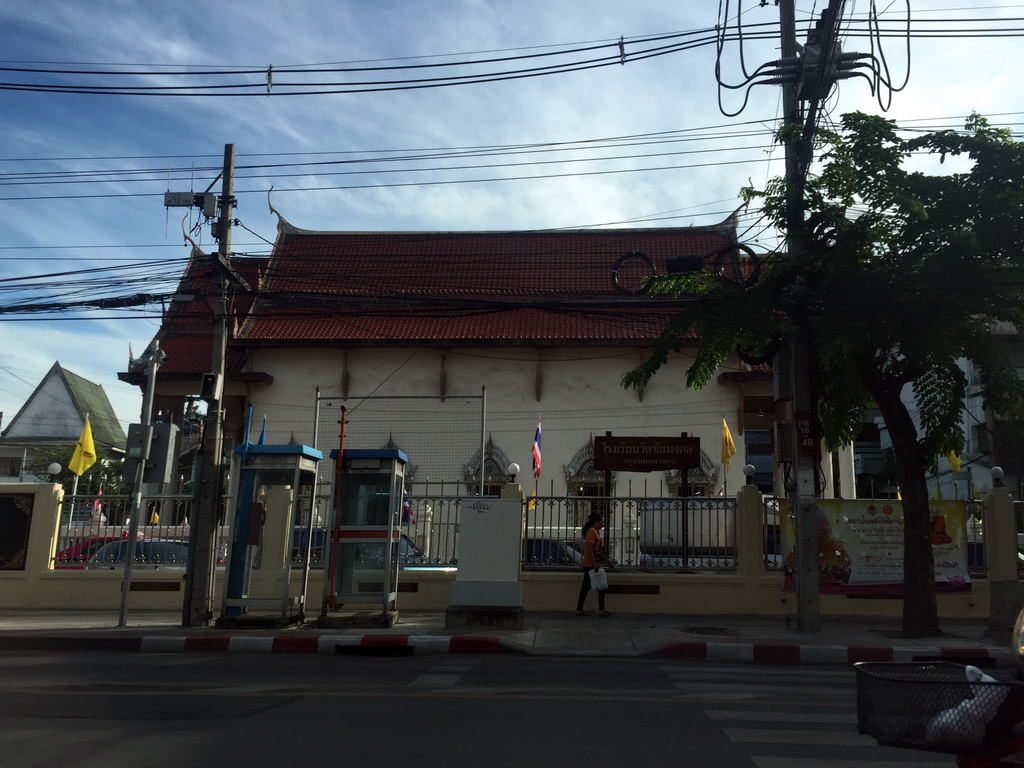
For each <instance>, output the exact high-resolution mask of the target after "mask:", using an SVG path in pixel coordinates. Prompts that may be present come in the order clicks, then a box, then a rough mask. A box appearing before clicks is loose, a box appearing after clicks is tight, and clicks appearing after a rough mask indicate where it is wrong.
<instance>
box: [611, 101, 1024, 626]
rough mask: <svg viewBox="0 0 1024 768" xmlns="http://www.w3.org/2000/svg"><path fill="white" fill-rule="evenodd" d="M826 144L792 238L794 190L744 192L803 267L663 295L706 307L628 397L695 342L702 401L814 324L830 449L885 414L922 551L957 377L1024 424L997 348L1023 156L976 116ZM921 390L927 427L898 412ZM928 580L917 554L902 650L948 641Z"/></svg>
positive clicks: (667, 281) (957, 412) (1011, 268)
mask: <svg viewBox="0 0 1024 768" xmlns="http://www.w3.org/2000/svg"><path fill="white" fill-rule="evenodd" d="M787 135H789V134H787V133H786V132H785V131H784V130H783V131H780V138H781V140H786V139H785V137H786V136H787ZM816 139H817V141H818V147H817V151H818V153H819V158H820V159H819V166H818V167H819V170H818V172H817V173H816V174H813V175H810V176H808V177H807V178H806V180H805V181H804V183H803V185H802V198H803V199H802V203H803V210H804V211H805V212H806V215H805V216H804V217H803V219H802V221H801V222H799V223H794V226H798V227H799V229H798V230H797V231H790V230H789V226H790V217H789V216H788V211H789V210H790V209H789V208H788V206H789V203H790V202H791V200H790V193H791V191H792V190H790V188H789V186H788V184H787V182H786V181H785V180H784V179H775V180H773V181H771V182H770V183H768V184H767V185H766V186H765V188H764V189H763V190H756V189H753V188H746V189H744V190H743V191H742V195H743V196H744V197H745V198H746V199H747V200H748V201H752V202H760V204H761V206H762V209H763V212H764V215H765V217H766V218H767V220H768V221H769V222H770V223H771V224H772V225H774V226H775V227H776V228H777V229H778V230H779V231H780V232H781V233H782V234H783V235H785V236H787V237H788V238H790V241H791V242H797V243H800V244H801V245H800V247H799V248H798V249H797V250H798V252H797V253H795V254H793V255H790V256H785V255H783V254H779V253H771V254H768V255H767V256H766V257H765V260H764V265H763V268H762V273H761V278H760V279H759V280H758V282H757V283H756V284H754V285H752V286H745V287H741V286H738V285H736V284H733V283H730V282H728V281H726V280H720V279H718V278H717V277H716V276H715V275H713V274H711V273H710V272H707V271H705V272H701V273H698V274H691V275H683V276H675V275H668V276H664V277H660V278H658V279H657V281H656V283H655V285H654V286H653V290H655V291H660V292H664V293H669V294H677V295H679V294H690V295H692V297H693V302H692V303H690V304H688V305H687V307H686V308H685V309H684V310H682V311H681V312H680V313H679V314H678V315H676V316H675V317H674V318H673V319H672V321H671V322H670V324H669V325H668V327H666V329H665V330H664V332H663V333H662V334H661V336H660V337H659V338H658V340H657V342H656V343H655V345H654V347H653V350H652V352H651V354H650V357H649V358H648V359H647V360H646V361H645V362H644V363H643V364H642V365H640V366H639V367H637V368H636V369H634V370H632V371H630V372H628V373H627V374H626V375H625V376H624V379H623V382H624V384H625V385H626V386H637V385H640V384H642V383H646V382H647V381H648V380H649V379H650V378H651V377H652V376H653V375H654V374H655V372H656V371H657V370H658V368H660V366H661V365H662V364H664V363H665V362H666V360H667V359H668V355H669V353H670V352H671V351H672V350H674V349H677V348H678V347H679V346H680V345H681V344H682V343H683V342H684V340H686V339H688V338H692V336H693V335H694V334H696V335H697V337H698V338H699V344H700V346H699V349H698V352H697V354H696V357H695V359H694V361H693V363H692V364H691V365H690V367H689V369H688V370H687V385H688V386H690V387H693V388H700V387H702V386H703V385H704V384H706V383H707V382H708V381H709V380H710V378H711V377H712V376H713V375H714V373H715V371H716V370H717V368H718V366H719V365H720V364H721V363H722V362H723V361H724V360H725V359H726V358H727V357H728V356H729V355H731V354H733V353H734V351H735V350H736V349H737V348H740V349H746V350H751V351H754V352H765V351H767V350H769V349H770V348H771V344H772V342H773V340H779V339H782V340H785V339H787V338H789V337H790V335H791V332H792V329H793V326H794V322H796V321H801V322H804V321H805V322H807V323H808V325H809V329H810V340H811V357H812V359H811V366H812V371H811V381H812V393H813V396H814V398H815V400H816V403H817V408H818V416H819V420H820V422H821V425H822V427H823V430H824V436H825V439H826V442H827V444H828V446H829V447H830V448H833V449H834V448H839V447H840V446H843V445H847V444H849V443H850V442H852V440H853V439H854V438H855V437H856V435H857V433H858V431H859V430H860V427H861V419H862V411H863V409H864V408H866V407H869V406H875V405H877V406H878V407H879V408H880V410H881V411H882V414H883V417H884V419H885V421H886V425H887V427H888V429H889V432H890V435H891V436H892V438H893V443H894V452H895V457H896V462H897V465H898V471H899V476H900V485H901V492H902V494H903V499H904V513H905V520H906V523H905V525H906V528H905V530H906V533H907V539H908V541H909V539H910V538H912V537H914V536H917V535H918V534H921V536H920V538H921V540H922V541H924V540H925V536H924V535H923V532H924V530H925V528H926V526H927V522H928V518H927V515H928V509H927V490H926V484H925V474H926V471H927V469H928V467H929V466H930V465H931V464H932V463H933V461H934V458H935V457H936V456H940V455H945V454H946V453H948V452H949V451H957V452H959V451H960V450H961V449H962V447H963V443H964V434H963V428H962V415H963V408H964V396H965V394H966V386H967V381H966V377H965V375H964V373H963V371H962V369H961V368H960V366H959V365H958V364H957V361H958V360H960V359H963V358H965V359H967V360H970V361H971V362H972V363H973V364H974V366H975V367H976V369H977V370H978V371H979V372H980V374H981V385H982V390H983V396H984V399H985V403H986V405H987V406H988V407H991V408H994V409H996V410H997V411H999V412H1000V413H1003V414H1019V413H1022V412H1024V385H1022V383H1021V381H1020V379H1019V378H1018V376H1017V374H1016V371H1015V370H1014V368H1013V365H1012V363H1011V361H1010V360H1009V359H1008V357H1007V354H1006V351H1005V349H1004V348H1003V347H1001V345H1000V342H999V340H998V338H997V337H995V336H994V335H993V333H992V330H993V325H994V324H995V323H997V322H1003V323H1009V324H1011V325H1012V326H1014V327H1017V328H1024V249H1022V243H1024V144H1022V143H1020V142H1017V141H1015V140H1014V139H1013V136H1012V134H1011V132H1010V131H1008V130H1003V129H997V128H993V127H991V126H990V125H989V124H988V122H987V121H986V120H985V119H984V118H982V117H979V116H977V115H974V116H972V117H971V118H970V120H969V121H968V122H967V123H966V126H965V129H964V130H963V131H940V132H935V133H928V134H923V135H919V136H915V137H913V138H910V139H905V138H901V135H900V133H899V132H898V130H897V126H896V124H895V123H894V122H892V121H890V120H886V119H883V118H881V117H877V116H871V115H865V114H863V113H852V114H848V115H845V116H843V119H842V124H841V128H840V129H839V130H837V131H821V132H819V134H818V136H817V137H816ZM936 160H937V161H938V162H936ZM945 163H951V164H955V165H956V169H955V170H952V171H946V168H947V166H946V165H944V164H945ZM919 166H920V167H925V168H927V167H928V166H935V167H936V168H937V169H938V172H926V171H925V170H921V168H920V167H919ZM794 222H795V220H794ZM908 387H909V388H910V391H911V392H912V393H913V396H914V399H915V401H916V408H917V409H918V412H919V416H918V418H917V419H916V420H915V419H913V418H912V417H911V413H910V411H909V409H908V408H907V406H906V405H905V403H904V402H903V401H902V399H901V396H902V395H903V393H904V391H905V389H906V388H908ZM912 550H913V551H912ZM931 569H932V561H931V552H930V549H928V550H927V551H926V547H925V545H923V544H915V545H913V546H911V547H909V548H907V549H905V573H906V575H907V581H906V583H905V585H904V586H905V595H906V596H907V599H906V600H905V610H904V631H905V632H906V633H907V634H919V635H920V634H932V633H934V632H936V631H937V629H938V627H937V619H936V618H935V616H934V614H935V602H934V583H933V578H932V575H931V574H932V570H931ZM918 593H920V594H918ZM907 603H910V604H911V605H910V606H909V610H908V607H907V605H906V604H907ZM922 606H923V607H922Z"/></svg>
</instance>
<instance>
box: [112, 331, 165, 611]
mask: <svg viewBox="0 0 1024 768" xmlns="http://www.w3.org/2000/svg"><path fill="white" fill-rule="evenodd" d="M166 358H167V355H165V354H164V353H163V352H162V351H161V349H160V342H159V341H158V340H157V339H154V340H153V343H152V344H151V345H150V347H149V349H147V350H146V351H145V352H144V353H143V355H142V357H141V358H140V359H139V360H132V362H133V363H143V364H145V366H146V367H147V368H148V369H149V370H148V378H147V380H146V396H145V398H144V399H143V401H142V453H141V455H139V456H138V457H137V458H138V463H137V464H136V466H135V478H134V482H133V484H132V511H131V519H130V520H129V521H128V542H127V545H126V548H125V559H124V577H123V579H122V581H121V610H120V613H119V614H118V621H117V626H119V627H124V626H126V625H127V621H128V593H129V592H130V591H131V584H132V564H133V563H134V562H135V542H136V540H137V539H138V538H139V519H140V518H141V517H142V483H143V479H144V476H145V474H146V462H147V461H148V460H149V455H150V454H149V451H150V446H151V445H152V443H153V397H154V394H155V392H156V372H157V371H158V370H159V369H160V364H161V363H163V361H164V360H165V359H166Z"/></svg>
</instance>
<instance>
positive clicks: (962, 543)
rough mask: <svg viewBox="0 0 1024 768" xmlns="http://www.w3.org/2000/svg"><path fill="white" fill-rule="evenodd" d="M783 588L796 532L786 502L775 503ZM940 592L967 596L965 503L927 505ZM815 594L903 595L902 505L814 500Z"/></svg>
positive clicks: (792, 564)
mask: <svg viewBox="0 0 1024 768" xmlns="http://www.w3.org/2000/svg"><path fill="white" fill-rule="evenodd" d="M779 501H780V510H779V511H780V513H781V517H780V520H779V525H780V529H781V530H780V534H781V537H782V551H783V552H784V553H786V556H785V558H784V560H783V579H784V583H783V586H784V588H785V589H787V590H790V591H793V590H795V589H796V579H795V574H796V529H795V527H794V524H793V515H792V513H791V511H790V508H789V503H788V500H787V499H780V500H779ZM928 504H929V508H930V509H931V521H932V522H931V542H932V552H933V554H934V557H935V586H936V589H937V590H938V591H940V592H969V591H970V590H971V580H970V577H969V576H968V574H967V505H966V504H965V503H964V502H963V501H962V500H961V501H958V500H952V499H949V500H945V499H944V500H938V499H933V500H931V501H929V502H928ZM815 505H816V507H817V509H816V511H815V515H816V532H817V542H818V563H819V574H820V580H819V585H820V591H821V592H822V593H830V594H861V595H865V594H874V595H900V594H902V593H903V503H902V502H901V501H899V500H896V499H892V500H890V499H816V500H815Z"/></svg>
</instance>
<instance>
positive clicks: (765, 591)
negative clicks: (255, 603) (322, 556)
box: [0, 483, 1015, 618]
mask: <svg viewBox="0 0 1024 768" xmlns="http://www.w3.org/2000/svg"><path fill="white" fill-rule="evenodd" d="M61 498H62V491H61V489H60V486H58V485H51V484H27V483H26V484H0V525H3V524H4V522H5V521H8V520H15V521H18V520H21V517H19V516H21V515H25V516H27V521H28V525H27V529H28V533H27V536H26V537H25V545H24V553H23V557H20V558H19V557H18V556H15V557H10V558H8V559H7V561H6V564H4V562H3V561H2V560H0V609H4V608H22V609H25V608H34V609H54V610H61V609H106V610H111V609H117V608H118V607H119V605H120V600H121V587H122V580H123V570H122V568H121V566H117V567H113V568H110V569H101V568H89V569H54V567H53V558H54V554H55V551H56V547H57V543H58V537H59V532H60V502H61ZM1000 498H1001V499H1002V497H1000ZM1004 501H1005V502H1006V505H1008V506H1009V511H1007V512H1006V514H1008V515H1010V516H1011V517H1012V500H1010V499H1009V496H1008V494H1007V495H1006V498H1005V499H1004ZM1000 503H1001V502H1000ZM736 504H737V516H736V545H737V557H738V563H739V565H738V568H737V569H736V571H735V572H729V573H687V574H679V573H647V572H638V571H626V572H619V573H615V572H613V573H612V574H611V575H610V578H609V581H610V583H611V589H610V592H609V595H608V601H609V607H610V608H611V609H612V610H614V611H616V612H620V613H683V614H705V615H749V616H778V617H780V618H781V617H785V616H787V615H793V616H794V618H795V608H796V600H795V594H794V593H792V592H787V591H785V590H784V589H783V587H782V573H781V572H779V571H774V572H766V571H765V570H764V565H763V529H762V520H763V510H762V497H761V494H760V493H758V492H757V490H756V488H754V487H753V486H744V487H742V488H741V489H740V491H739V492H738V493H737V497H736ZM993 514H996V515H998V514H1001V512H1000V511H999V508H996V509H995V512H993V511H991V510H990V511H989V512H987V516H988V517H987V519H988V520H992V519H993V518H992V516H993ZM987 524H988V523H987ZM987 524H986V525H987ZM16 527H17V526H15V528H16ZM0 530H2V529H0ZM12 530H13V529H12ZM4 535H6V534H4ZM283 546H289V547H290V542H286V543H285V544H284V545H283ZM1014 546H1015V545H1014ZM9 550H12V547H11V546H9V545H8V546H5V547H3V548H2V551H3V552H7V551H9ZM1014 551H1015V550H1014ZM1003 570H1008V568H1004V569H1003ZM301 578H302V572H301V570H300V569H293V572H292V589H291V591H292V593H293V594H295V593H297V591H298V586H297V585H298V584H299V583H300V581H301ZM520 578H521V581H522V584H523V602H524V607H525V608H526V609H527V610H572V609H573V608H575V605H576V597H577V594H578V592H579V588H580V582H581V580H582V571H574V572H570V573H558V572H523V573H522V574H521V576H520ZM454 580H455V573H454V572H453V571H451V570H448V571H430V570H416V571H402V572H401V575H400V578H399V592H398V609H399V610H400V611H401V610H409V611H414V610H439V611H443V610H445V609H446V608H447V607H448V605H449V595H450V590H451V584H452V582H453V581H454ZM282 581H283V571H278V572H276V573H269V572H268V571H260V570H256V571H254V572H253V577H252V583H251V589H250V592H251V593H252V594H257V595H260V594H265V595H280V594H282V591H283V586H284V585H283V583H282ZM1014 581H1015V579H1014ZM131 584H132V586H131V593H130V595H129V600H128V606H129V609H131V608H135V609H140V610H141V609H168V610H177V609H180V608H181V607H182V600H183V598H184V595H185V582H184V570H183V569H182V568H180V567H178V568H167V567H163V568H162V567H154V566H149V567H146V568H142V567H136V568H135V569H133V574H132V578H131ZM222 586H223V570H221V571H220V572H219V573H218V598H217V601H216V602H215V610H216V612H217V613H218V614H219V609H220V596H219V595H220V591H219V588H220V587H222ZM990 586H991V584H990V582H989V581H987V580H984V579H981V580H975V581H974V584H973V591H972V592H968V593H959V594H941V595H939V598H938V599H939V610H940V615H941V616H943V617H950V618H954V617H956V618H985V617H988V616H989V613H990V604H991V603H990ZM998 587H999V584H998V583H997V585H996V588H997V589H998ZM322 589H323V582H322V571H319V570H312V571H310V573H309V584H308V588H307V592H306V606H307V609H306V610H307V614H313V615H315V614H316V613H318V612H319V606H320V601H321V595H322ZM821 613H822V615H824V616H862V617H863V616H879V617H882V616H885V617H896V616H899V615H901V613H902V600H900V599H899V598H878V597H875V598H872V599H864V598H860V599H858V598H856V597H852V596H847V595H822V596H821Z"/></svg>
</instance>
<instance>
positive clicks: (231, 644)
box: [140, 635, 507, 655]
mask: <svg viewBox="0 0 1024 768" xmlns="http://www.w3.org/2000/svg"><path fill="white" fill-rule="evenodd" d="M360 648H364V649H365V648H374V649H379V650H386V649H408V652H409V653H413V654H417V655H421V654H432V653H497V652H499V651H502V650H507V649H505V648H503V647H502V645H501V642H500V640H499V639H498V638H497V637H478V636H475V635H455V636H453V637H448V636H443V635H286V636H259V635H257V636H251V635H248V636H247V635H193V636H187V637H181V636H171V635H166V636H164V635H152V636H148V637H143V638H142V643H141V647H140V650H141V651H143V652H149V653H183V652H189V651H193V652H197V653H215V652H227V653H330V654H333V653H343V652H344V650H343V649H353V650H356V649H360Z"/></svg>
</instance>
